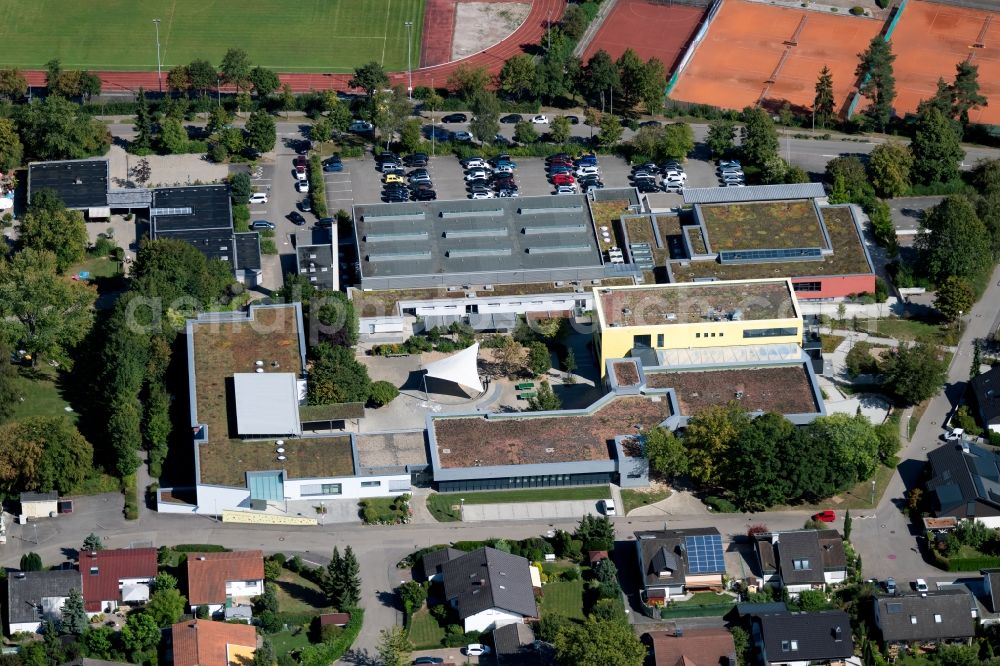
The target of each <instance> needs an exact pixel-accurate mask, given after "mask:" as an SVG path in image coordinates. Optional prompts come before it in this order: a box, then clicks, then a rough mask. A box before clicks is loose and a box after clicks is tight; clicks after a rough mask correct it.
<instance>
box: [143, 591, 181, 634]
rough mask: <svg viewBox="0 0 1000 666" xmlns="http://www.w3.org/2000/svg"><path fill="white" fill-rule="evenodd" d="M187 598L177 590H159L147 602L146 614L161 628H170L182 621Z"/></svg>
mask: <svg viewBox="0 0 1000 666" xmlns="http://www.w3.org/2000/svg"><path fill="white" fill-rule="evenodd" d="M185 606H187V598H186V597H185V596H183V595H182V594H181V593H180V592H178V591H177V589H176V588H175V589H166V590H157V591H156V592H154V593H153V594H152V596H150V597H149V601H147V602H146V609H145V613H146V614H148V615H149V616H150V617H152V618H153V620H154V621H155V622H156V624H157V625H158V626H160V627H169V626H170V625H172V624H174V623H176V622H177V621H178V620H180V619H181V615H183V614H184V608H185Z"/></svg>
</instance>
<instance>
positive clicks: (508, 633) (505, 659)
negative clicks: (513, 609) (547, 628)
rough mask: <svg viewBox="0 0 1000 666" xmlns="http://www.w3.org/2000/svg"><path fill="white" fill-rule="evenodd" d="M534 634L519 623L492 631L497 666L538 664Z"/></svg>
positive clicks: (532, 665) (530, 665) (526, 626)
mask: <svg viewBox="0 0 1000 666" xmlns="http://www.w3.org/2000/svg"><path fill="white" fill-rule="evenodd" d="M534 643H535V632H534V631H532V630H531V627H530V626H528V625H526V624H523V623H521V622H516V623H514V624H507V625H504V626H502V627H500V628H498V629H494V630H493V645H494V649H495V650H496V655H497V661H498V662H499V666H534V665H535V664H538V663H539V659H538V657H539V654H538V651H537V650H535V645H534Z"/></svg>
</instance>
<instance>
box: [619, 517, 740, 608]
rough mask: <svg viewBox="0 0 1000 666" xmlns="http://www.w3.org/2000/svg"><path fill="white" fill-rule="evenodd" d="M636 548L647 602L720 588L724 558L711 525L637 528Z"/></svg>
mask: <svg viewBox="0 0 1000 666" xmlns="http://www.w3.org/2000/svg"><path fill="white" fill-rule="evenodd" d="M635 548H636V555H637V556H638V558H639V571H640V574H641V575H642V582H643V588H644V596H645V599H646V601H647V603H651V604H662V603H665V602H666V601H667V600H669V599H670V598H671V597H677V596H683V595H685V594H687V593H688V591H690V590H697V589H721V588H722V577H723V576H724V575H725V573H726V560H725V556H724V554H723V551H722V535H721V534H719V530H717V529H716V528H714V527H699V528H694V529H683V530H651V531H642V532H636V533H635Z"/></svg>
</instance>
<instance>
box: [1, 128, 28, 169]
mask: <svg viewBox="0 0 1000 666" xmlns="http://www.w3.org/2000/svg"><path fill="white" fill-rule="evenodd" d="M23 160H24V145H23V144H22V143H21V137H20V136H18V134H17V126H16V125H15V124H14V121H13V120H11V119H9V118H0V171H4V172H7V171H12V170H13V169H16V168H17V167H19V166H21V162H22V161H23Z"/></svg>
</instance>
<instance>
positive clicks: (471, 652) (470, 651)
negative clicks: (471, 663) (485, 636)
mask: <svg viewBox="0 0 1000 666" xmlns="http://www.w3.org/2000/svg"><path fill="white" fill-rule="evenodd" d="M489 653H490V646H489V645H482V644H481V643H470V644H469V645H467V646H466V648H465V654H466V655H467V656H469V657H481V656H483V655H484V654H489Z"/></svg>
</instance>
